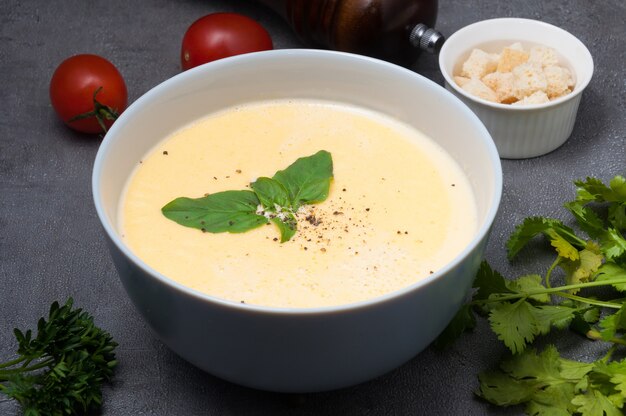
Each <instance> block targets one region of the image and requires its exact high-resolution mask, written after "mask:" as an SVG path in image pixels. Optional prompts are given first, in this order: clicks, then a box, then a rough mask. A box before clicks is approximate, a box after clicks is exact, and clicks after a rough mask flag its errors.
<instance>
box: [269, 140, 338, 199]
mask: <svg viewBox="0 0 626 416" xmlns="http://www.w3.org/2000/svg"><path fill="white" fill-rule="evenodd" d="M332 178H333V161H332V158H331V156H330V153H328V152H327V151H325V150H320V151H319V152H317V153H316V154H314V155H312V156H308V157H301V158H299V159H298V160H296V161H295V162H294V163H292V164H291V165H289V167H287V169H285V170H279V171H278V172H276V173H275V174H274V177H273V179H274V180H276V181H278V182H280V183H281V184H283V186H284V187H285V188H286V189H287V192H288V193H289V200H290V202H291V207H292V208H293V210H294V211H295V210H297V209H298V208H299V207H300V205H302V204H312V203H315V202H321V201H323V200H325V199H326V198H327V197H328V192H329V190H330V181H331V179H332Z"/></svg>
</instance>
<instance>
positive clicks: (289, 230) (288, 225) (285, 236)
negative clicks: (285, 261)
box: [272, 214, 298, 243]
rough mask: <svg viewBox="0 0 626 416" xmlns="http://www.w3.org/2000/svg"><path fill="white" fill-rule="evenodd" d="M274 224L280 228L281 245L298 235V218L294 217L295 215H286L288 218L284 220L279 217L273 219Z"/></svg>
mask: <svg viewBox="0 0 626 416" xmlns="http://www.w3.org/2000/svg"><path fill="white" fill-rule="evenodd" d="M272 222H273V223H274V224H276V225H277V226H278V230H279V231H280V242H281V243H284V242H285V241H289V240H290V239H291V237H293V236H294V234H295V233H296V229H297V226H298V225H297V224H298V223H297V222H296V217H294V216H293V214H286V218H285V219H284V220H282V219H280V218H279V217H274V218H272Z"/></svg>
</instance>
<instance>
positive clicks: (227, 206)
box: [161, 191, 268, 233]
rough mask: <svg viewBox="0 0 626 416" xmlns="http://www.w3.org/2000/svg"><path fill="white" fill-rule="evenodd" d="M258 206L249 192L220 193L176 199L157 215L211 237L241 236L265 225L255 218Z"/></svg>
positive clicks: (264, 222) (259, 216)
mask: <svg viewBox="0 0 626 416" xmlns="http://www.w3.org/2000/svg"><path fill="white" fill-rule="evenodd" d="M259 203H260V201H259V198H257V196H256V194H255V193H254V192H252V191H224V192H218V193H215V194H211V195H207V196H205V197H202V198H195V199H193V198H185V197H182V198H176V199H175V200H173V201H171V202H170V203H168V204H167V205H165V206H164V207H163V208H162V209H161V212H163V215H165V217H167V218H169V219H170V220H172V221H175V222H177V223H178V224H180V225H184V226H186V227H192V228H197V229H199V230H203V231H208V232H211V233H222V232H230V233H242V232H244V231H248V230H251V229H253V228H256V227H259V226H261V225H263V224H266V223H267V222H268V219H267V218H265V217H264V216H263V215H258V214H256V210H257V206H258V205H259Z"/></svg>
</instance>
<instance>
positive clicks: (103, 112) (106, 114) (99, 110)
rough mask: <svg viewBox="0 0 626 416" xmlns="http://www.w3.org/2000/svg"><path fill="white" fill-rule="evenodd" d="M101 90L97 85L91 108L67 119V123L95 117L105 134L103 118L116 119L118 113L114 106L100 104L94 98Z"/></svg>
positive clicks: (105, 128)
mask: <svg viewBox="0 0 626 416" xmlns="http://www.w3.org/2000/svg"><path fill="white" fill-rule="evenodd" d="M100 91H102V87H98V88H97V89H96V90H95V91H94V93H93V110H92V111H88V112H86V113H82V114H79V115H77V116H74V117H72V118H70V119H69V120H67V122H68V123H72V122H74V121H77V120H83V119H86V118H91V117H95V118H96V120H97V121H98V124H99V125H100V127H101V128H102V131H103V132H104V133H105V134H106V132H107V127H106V125H105V124H104V120H113V121H115V120H117V118H118V117H119V113H118V112H117V110H115V109H114V108H111V107H109V106H108V105H104V104H102V103H101V102H100V101H98V100H97V99H96V96H97V95H98V93H99V92H100Z"/></svg>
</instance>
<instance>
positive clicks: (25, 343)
mask: <svg viewBox="0 0 626 416" xmlns="http://www.w3.org/2000/svg"><path fill="white" fill-rule="evenodd" d="M72 305H73V300H72V299H71V298H70V299H69V300H68V301H67V302H66V303H65V304H64V305H63V306H60V305H59V303H58V302H54V303H53V304H52V306H51V307H50V313H49V315H48V320H45V319H44V318H41V319H40V320H39V322H38V324H37V335H36V336H35V337H33V333H32V331H31V330H27V331H26V332H22V331H20V330H19V329H17V328H16V329H14V334H15V338H16V339H17V342H18V349H17V355H18V357H17V358H15V359H13V360H10V361H7V362H5V363H0V393H3V394H5V395H7V396H8V397H10V398H12V399H15V400H16V401H18V402H19V403H20V404H21V406H22V409H23V410H24V415H25V416H44V415H45V416H48V415H49V416H61V415H73V414H79V413H85V412H87V411H90V410H93V409H95V408H98V407H100V405H101V403H102V392H101V386H102V384H103V383H104V382H106V381H109V380H110V379H111V377H112V376H113V369H114V367H115V366H116V364H117V361H116V360H115V352H114V350H115V347H116V346H117V343H115V342H114V341H113V339H112V337H111V335H109V334H108V333H107V332H105V331H103V330H102V329H100V328H98V327H97V326H96V325H95V324H94V322H93V318H92V317H91V315H89V314H88V313H87V312H84V311H83V310H82V309H72Z"/></svg>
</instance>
